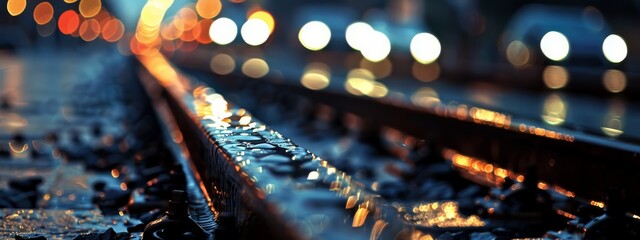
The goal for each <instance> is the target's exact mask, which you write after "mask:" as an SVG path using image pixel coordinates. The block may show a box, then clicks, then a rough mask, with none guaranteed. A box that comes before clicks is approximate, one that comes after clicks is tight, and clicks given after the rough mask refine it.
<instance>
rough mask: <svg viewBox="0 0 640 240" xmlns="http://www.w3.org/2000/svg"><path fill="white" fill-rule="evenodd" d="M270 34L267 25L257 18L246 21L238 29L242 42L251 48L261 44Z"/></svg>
mask: <svg viewBox="0 0 640 240" xmlns="http://www.w3.org/2000/svg"><path fill="white" fill-rule="evenodd" d="M270 34H271V32H270V31H269V25H268V24H267V23H265V22H264V21H263V20H262V19H259V18H251V19H248V20H247V21H246V22H245V23H244V24H243V25H242V28H241V29H240V35H241V36H242V40H244V42H245V43H247V44H249V45H251V46H258V45H261V44H263V43H264V42H266V41H267V39H269V35H270ZM214 41H215V40H214Z"/></svg>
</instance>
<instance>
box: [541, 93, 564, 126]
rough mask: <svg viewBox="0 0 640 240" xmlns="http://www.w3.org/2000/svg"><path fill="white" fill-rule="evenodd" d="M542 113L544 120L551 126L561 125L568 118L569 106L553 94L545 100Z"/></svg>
mask: <svg viewBox="0 0 640 240" xmlns="http://www.w3.org/2000/svg"><path fill="white" fill-rule="evenodd" d="M542 111H543V112H542V120H543V121H544V122H546V123H548V124H551V125H561V124H562V123H564V121H565V119H566V118H567V106H566V104H565V102H564V100H563V99H562V98H561V97H560V96H558V95H556V94H551V95H549V96H548V97H547V98H546V99H545V100H544V107H543V110H542Z"/></svg>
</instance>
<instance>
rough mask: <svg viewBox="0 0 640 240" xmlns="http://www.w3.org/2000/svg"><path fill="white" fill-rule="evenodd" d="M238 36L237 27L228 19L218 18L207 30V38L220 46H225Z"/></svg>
mask: <svg viewBox="0 0 640 240" xmlns="http://www.w3.org/2000/svg"><path fill="white" fill-rule="evenodd" d="M237 35H238V25H236V23H235V22H234V21H233V20H231V19H229V18H218V19H216V20H215V21H213V23H211V27H210V28H209V37H211V40H212V41H213V42H215V43H217V44H220V45H227V44H229V43H231V42H233V40H235V39H236V36H237Z"/></svg>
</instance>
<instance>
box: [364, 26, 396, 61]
mask: <svg viewBox="0 0 640 240" xmlns="http://www.w3.org/2000/svg"><path fill="white" fill-rule="evenodd" d="M360 52H361V53H362V56H364V58H366V59H367V60H369V61H372V62H379V61H382V60H383V59H385V58H386V57H387V56H388V55H389V53H390V52H391V42H390V41H389V38H388V37H387V35H385V34H384V33H382V32H378V31H373V32H371V33H370V34H369V35H368V37H367V41H366V42H364V44H363V46H362V48H361V49H360Z"/></svg>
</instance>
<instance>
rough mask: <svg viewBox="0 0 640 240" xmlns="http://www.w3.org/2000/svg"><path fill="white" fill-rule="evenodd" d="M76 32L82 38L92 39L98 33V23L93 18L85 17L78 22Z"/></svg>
mask: <svg viewBox="0 0 640 240" xmlns="http://www.w3.org/2000/svg"><path fill="white" fill-rule="evenodd" d="M78 32H79V33H80V38H82V40H85V41H87V42H88V41H93V40H95V39H96V38H97V37H98V36H99V35H100V23H99V22H98V20H95V19H87V20H85V21H83V22H82V24H80V28H79V30H78Z"/></svg>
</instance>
